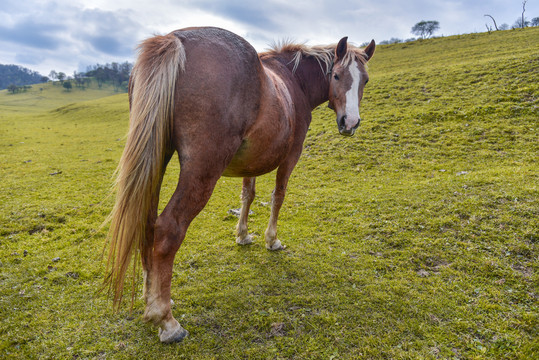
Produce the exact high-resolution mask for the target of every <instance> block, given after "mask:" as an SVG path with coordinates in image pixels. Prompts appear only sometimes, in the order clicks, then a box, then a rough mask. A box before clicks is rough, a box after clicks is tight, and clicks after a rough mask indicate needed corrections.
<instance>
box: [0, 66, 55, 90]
mask: <svg viewBox="0 0 539 360" xmlns="http://www.w3.org/2000/svg"><path fill="white" fill-rule="evenodd" d="M47 80H48V78H47V77H46V76H43V75H41V74H40V73H38V72H37V71H32V70H30V69H27V68H25V67H22V66H19V65H2V64H0V90H3V89H7V88H8V87H10V86H11V85H12V86H11V88H13V87H15V88H17V89H18V88H21V90H23V89H24V86H27V85H30V84H37V83H40V82H46V81H47ZM15 91H18V90H15Z"/></svg>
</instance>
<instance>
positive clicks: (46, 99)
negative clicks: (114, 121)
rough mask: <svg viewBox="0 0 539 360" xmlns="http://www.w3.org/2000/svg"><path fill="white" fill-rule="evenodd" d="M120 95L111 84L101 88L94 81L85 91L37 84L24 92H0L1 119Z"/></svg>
mask: <svg viewBox="0 0 539 360" xmlns="http://www.w3.org/2000/svg"><path fill="white" fill-rule="evenodd" d="M114 94H118V92H116V91H115V90H114V87H113V86H112V85H110V84H104V85H103V86H102V87H101V88H99V87H98V86H97V83H96V82H95V81H93V82H92V83H91V84H90V86H89V87H86V88H85V89H84V90H83V89H81V88H78V87H75V86H73V89H71V90H69V91H67V90H66V89H65V88H64V87H63V86H62V85H61V84H60V82H48V83H44V84H35V85H32V87H31V88H30V89H29V90H27V91H24V92H20V93H15V94H11V93H9V92H8V91H7V90H2V91H0V117H1V116H3V115H8V114H9V115H12V114H13V113H20V114H27V113H42V112H44V111H47V110H51V109H55V108H58V107H61V106H64V105H67V104H71V103H76V102H81V101H88V100H93V99H100V98H103V97H107V96H111V95H114Z"/></svg>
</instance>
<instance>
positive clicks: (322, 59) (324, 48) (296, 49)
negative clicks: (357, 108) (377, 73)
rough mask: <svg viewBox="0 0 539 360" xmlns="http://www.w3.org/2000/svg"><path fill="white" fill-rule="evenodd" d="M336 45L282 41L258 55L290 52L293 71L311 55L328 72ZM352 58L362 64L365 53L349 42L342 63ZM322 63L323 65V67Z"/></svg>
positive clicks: (348, 62) (344, 63) (365, 60)
mask: <svg viewBox="0 0 539 360" xmlns="http://www.w3.org/2000/svg"><path fill="white" fill-rule="evenodd" d="M336 46H337V44H331V45H314V46H308V45H305V44H297V43H293V42H291V41H282V42H278V43H275V44H273V45H272V47H271V48H270V49H269V50H267V51H265V52H263V53H260V54H259V55H260V57H264V56H272V55H273V56H275V55H280V54H285V53H292V54H293V55H292V61H291V63H293V64H294V66H293V68H292V71H294V72H295V71H296V69H297V68H298V66H299V63H300V61H301V59H302V58H304V57H313V58H315V59H316V61H317V62H318V64H319V65H320V68H321V69H322V71H324V72H328V71H329V69H331V67H332V66H333V62H334V61H335V47H336ZM353 60H358V61H359V62H361V63H362V64H366V63H367V55H366V54H365V52H364V51H363V49H360V48H358V47H356V46H354V45H351V44H350V43H349V44H348V51H347V52H346V56H345V57H344V59H343V60H342V64H343V66H348V65H350V63H351V62H352V61H353ZM322 65H325V68H324V67H323V66H322Z"/></svg>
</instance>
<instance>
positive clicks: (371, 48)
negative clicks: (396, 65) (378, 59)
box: [363, 39, 376, 61]
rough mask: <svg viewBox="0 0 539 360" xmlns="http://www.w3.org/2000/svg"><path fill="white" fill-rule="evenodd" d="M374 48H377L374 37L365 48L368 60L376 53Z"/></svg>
mask: <svg viewBox="0 0 539 360" xmlns="http://www.w3.org/2000/svg"><path fill="white" fill-rule="evenodd" d="M374 48H376V44H375V43H374V39H373V40H371V43H370V44H369V45H367V47H366V48H365V50H363V51H365V55H366V57H367V61H369V60H370V59H371V58H372V56H373V55H374Z"/></svg>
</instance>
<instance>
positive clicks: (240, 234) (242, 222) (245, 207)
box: [236, 177, 256, 245]
mask: <svg viewBox="0 0 539 360" xmlns="http://www.w3.org/2000/svg"><path fill="white" fill-rule="evenodd" d="M255 181H256V178H255V177H246V178H243V187H242V190H241V210H240V219H239V221H238V225H237V226H236V236H237V237H236V243H238V244H239V245H247V244H250V243H252V242H253V237H252V236H251V235H249V231H248V228H247V219H248V217H249V208H250V207H251V204H252V203H253V199H254V198H255Z"/></svg>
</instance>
